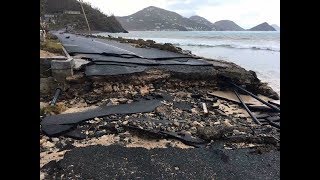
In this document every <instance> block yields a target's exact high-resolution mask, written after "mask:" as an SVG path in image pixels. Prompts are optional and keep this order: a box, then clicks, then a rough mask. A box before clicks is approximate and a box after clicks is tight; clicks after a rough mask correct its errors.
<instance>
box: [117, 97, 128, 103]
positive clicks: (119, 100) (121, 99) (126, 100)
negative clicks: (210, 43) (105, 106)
mask: <svg viewBox="0 0 320 180" xmlns="http://www.w3.org/2000/svg"><path fill="white" fill-rule="evenodd" d="M118 102H119V103H120V104H126V103H127V102H128V99H126V98H120V99H118Z"/></svg>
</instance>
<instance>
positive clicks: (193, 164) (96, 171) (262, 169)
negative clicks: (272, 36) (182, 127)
mask: <svg viewBox="0 0 320 180" xmlns="http://www.w3.org/2000/svg"><path fill="white" fill-rule="evenodd" d="M251 151H252V150H250V149H238V150H225V149H221V147H217V146H215V147H210V148H207V149H204V148H202V149H197V148H196V149H179V148H165V149H151V150H147V149H144V148H125V147H122V146H119V145H110V146H101V145H96V146H87V147H83V148H75V149H73V150H72V151H69V152H67V153H66V154H65V156H64V158H63V159H62V160H60V161H59V162H58V163H54V162H51V163H48V164H47V165H46V166H44V167H43V169H42V171H44V172H47V173H48V177H50V178H52V179H56V178H60V177H61V176H62V175H63V177H65V178H67V179H68V178H74V177H77V179H101V180H103V179H113V178H115V179H137V178H141V179H218V180H223V179H228V180H230V179H246V180H251V179H255V180H256V179H261V180H262V179H263V180H266V179H270V180H271V179H272V180H275V179H280V167H279V166H280V152H279V151H271V152H268V153H264V154H253V153H252V152H251Z"/></svg>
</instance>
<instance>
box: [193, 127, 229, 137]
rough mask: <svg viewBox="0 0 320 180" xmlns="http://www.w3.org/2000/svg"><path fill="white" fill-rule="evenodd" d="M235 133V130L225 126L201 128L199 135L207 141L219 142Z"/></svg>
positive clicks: (198, 131)
mask: <svg viewBox="0 0 320 180" xmlns="http://www.w3.org/2000/svg"><path fill="white" fill-rule="evenodd" d="M232 132H233V128H231V127H228V126H225V125H217V126H212V127H210V126H206V127H200V128H198V130H197V134H198V136H199V137H200V138H202V139H205V140H217V139H221V138H223V137H226V136H228V135H229V134H230V133H232Z"/></svg>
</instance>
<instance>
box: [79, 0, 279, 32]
mask: <svg viewBox="0 0 320 180" xmlns="http://www.w3.org/2000/svg"><path fill="white" fill-rule="evenodd" d="M84 1H85V2H90V3H91V5H92V6H93V7H98V8H99V9H100V10H101V11H102V12H104V13H105V14H108V15H109V14H114V15H116V16H127V15H130V14H133V13H135V12H137V11H139V10H141V9H143V8H145V7H148V6H156V7H160V8H164V9H168V10H171V11H176V12H177V13H180V14H181V15H183V16H186V17H188V16H190V15H193V14H197V15H199V16H202V17H204V18H206V19H208V20H209V21H211V22H215V21H218V20H223V19H228V20H232V21H234V22H235V23H237V24H238V25H240V26H241V27H243V28H251V27H253V26H255V25H258V24H260V23H262V22H268V23H269V24H278V25H280V0H197V1H196V0H84Z"/></svg>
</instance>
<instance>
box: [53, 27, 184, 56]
mask: <svg viewBox="0 0 320 180" xmlns="http://www.w3.org/2000/svg"><path fill="white" fill-rule="evenodd" d="M54 34H55V35H57V37H58V38H59V40H60V41H61V43H62V44H63V46H64V47H65V48H66V50H67V51H68V53H73V52H78V53H80V52H83V53H103V52H106V53H114V54H133V55H137V56H140V57H145V58H161V57H189V56H187V55H183V54H178V53H174V52H169V51H163V50H159V49H154V48H149V49H146V48H136V47H133V46H131V45H130V44H126V43H119V42H116V41H112V40H105V39H97V38H89V37H84V36H79V35H75V34H69V33H63V34H59V33H54ZM66 37H69V38H66Z"/></svg>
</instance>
